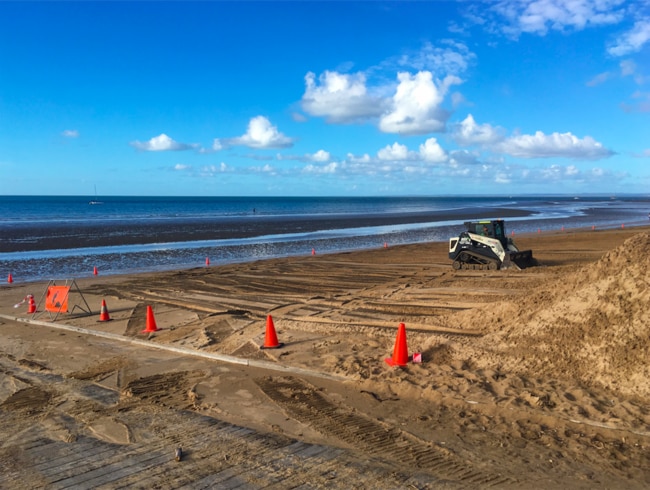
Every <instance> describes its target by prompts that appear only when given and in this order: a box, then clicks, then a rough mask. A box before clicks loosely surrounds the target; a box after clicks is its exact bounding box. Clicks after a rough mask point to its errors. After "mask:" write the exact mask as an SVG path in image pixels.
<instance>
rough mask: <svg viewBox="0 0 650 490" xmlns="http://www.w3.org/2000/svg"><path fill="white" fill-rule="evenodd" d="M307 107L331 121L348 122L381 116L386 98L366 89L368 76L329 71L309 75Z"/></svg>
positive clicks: (305, 99) (310, 112)
mask: <svg viewBox="0 0 650 490" xmlns="http://www.w3.org/2000/svg"><path fill="white" fill-rule="evenodd" d="M305 85H306V88H305V93H304V95H303V96H302V101H301V104H302V108H303V110H304V111H305V112H306V113H307V114H309V115H312V116H318V117H325V118H326V120H327V121H329V122H338V123H346V122H352V121H355V120H359V119H365V118H369V117H377V116H379V115H380V114H381V113H382V111H383V109H382V106H383V104H384V101H383V100H382V99H381V98H379V97H373V96H371V95H370V94H369V93H368V90H367V88H366V77H365V75H363V74H361V73H359V74H356V75H347V74H342V73H337V72H335V71H326V72H325V73H323V74H322V75H320V77H319V78H318V82H316V75H315V74H314V73H311V72H309V73H307V75H306V76H305Z"/></svg>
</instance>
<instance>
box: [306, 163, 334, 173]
mask: <svg viewBox="0 0 650 490" xmlns="http://www.w3.org/2000/svg"><path fill="white" fill-rule="evenodd" d="M338 168H339V164H338V163H336V162H330V163H328V164H327V165H313V164H311V163H310V164H309V165H306V166H305V168H303V170H302V171H303V173H306V174H333V173H336V170H337V169H338Z"/></svg>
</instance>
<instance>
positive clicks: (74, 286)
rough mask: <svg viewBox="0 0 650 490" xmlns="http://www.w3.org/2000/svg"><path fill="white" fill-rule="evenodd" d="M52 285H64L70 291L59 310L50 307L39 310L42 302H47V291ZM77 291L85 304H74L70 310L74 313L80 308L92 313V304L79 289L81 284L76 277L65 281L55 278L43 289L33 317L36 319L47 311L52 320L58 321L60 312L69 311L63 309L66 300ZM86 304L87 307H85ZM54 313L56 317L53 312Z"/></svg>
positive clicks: (89, 313)
mask: <svg viewBox="0 0 650 490" xmlns="http://www.w3.org/2000/svg"><path fill="white" fill-rule="evenodd" d="M51 286H64V287H67V288H68V291H67V293H66V295H65V297H64V298H63V299H62V300H61V306H60V307H59V309H58V310H57V311H50V310H48V309H45V308H44V309H43V311H39V307H40V306H41V304H45V302H44V300H45V299H46V296H47V293H48V291H49V290H50V287H51ZM73 292H74V293H76V294H78V295H79V297H80V298H81V301H83V305H79V304H74V305H73V306H72V309H71V310H70V313H71V314H72V313H74V311H75V309H79V310H81V311H83V312H84V313H87V314H88V315H92V310H91V309H90V306H89V305H88V302H87V301H86V298H85V297H84V295H83V293H82V292H81V289H79V286H78V285H77V281H75V280H74V279H65V280H64V281H62V280H58V281H57V280H54V279H50V281H49V282H48V283H47V286H46V287H45V290H44V291H43V294H42V295H41V298H40V299H39V300H38V303H37V304H36V311H35V312H34V314H33V315H32V319H36V318H37V317H38V316H40V315H41V314H43V313H44V312H46V311H47V313H48V315H50V320H51V321H56V319H57V318H58V317H59V314H61V313H67V311H65V312H62V311H61V310H62V309H63V305H64V303H65V302H66V300H69V299H70V296H71V293H73ZM84 305H85V308H84ZM53 313H54V317H53V316H52V314H53Z"/></svg>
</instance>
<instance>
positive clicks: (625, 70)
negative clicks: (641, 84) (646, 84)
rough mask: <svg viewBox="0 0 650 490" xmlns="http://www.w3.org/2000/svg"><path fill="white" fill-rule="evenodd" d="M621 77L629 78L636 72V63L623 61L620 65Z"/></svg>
mask: <svg viewBox="0 0 650 490" xmlns="http://www.w3.org/2000/svg"><path fill="white" fill-rule="evenodd" d="M619 66H620V67H621V76H624V77H628V76H630V75H634V73H635V72H636V63H635V62H634V61H632V60H623V61H621V62H620V63H619Z"/></svg>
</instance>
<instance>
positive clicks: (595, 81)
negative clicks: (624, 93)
mask: <svg viewBox="0 0 650 490" xmlns="http://www.w3.org/2000/svg"><path fill="white" fill-rule="evenodd" d="M611 77H612V74H611V73H610V72H608V71H605V72H602V73H599V74H598V75H596V76H595V77H593V78H592V79H591V80H589V81H588V82H587V87H595V86H596V85H600V84H601V83H605V82H606V81H607V80H609V79H610V78H611Z"/></svg>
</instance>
